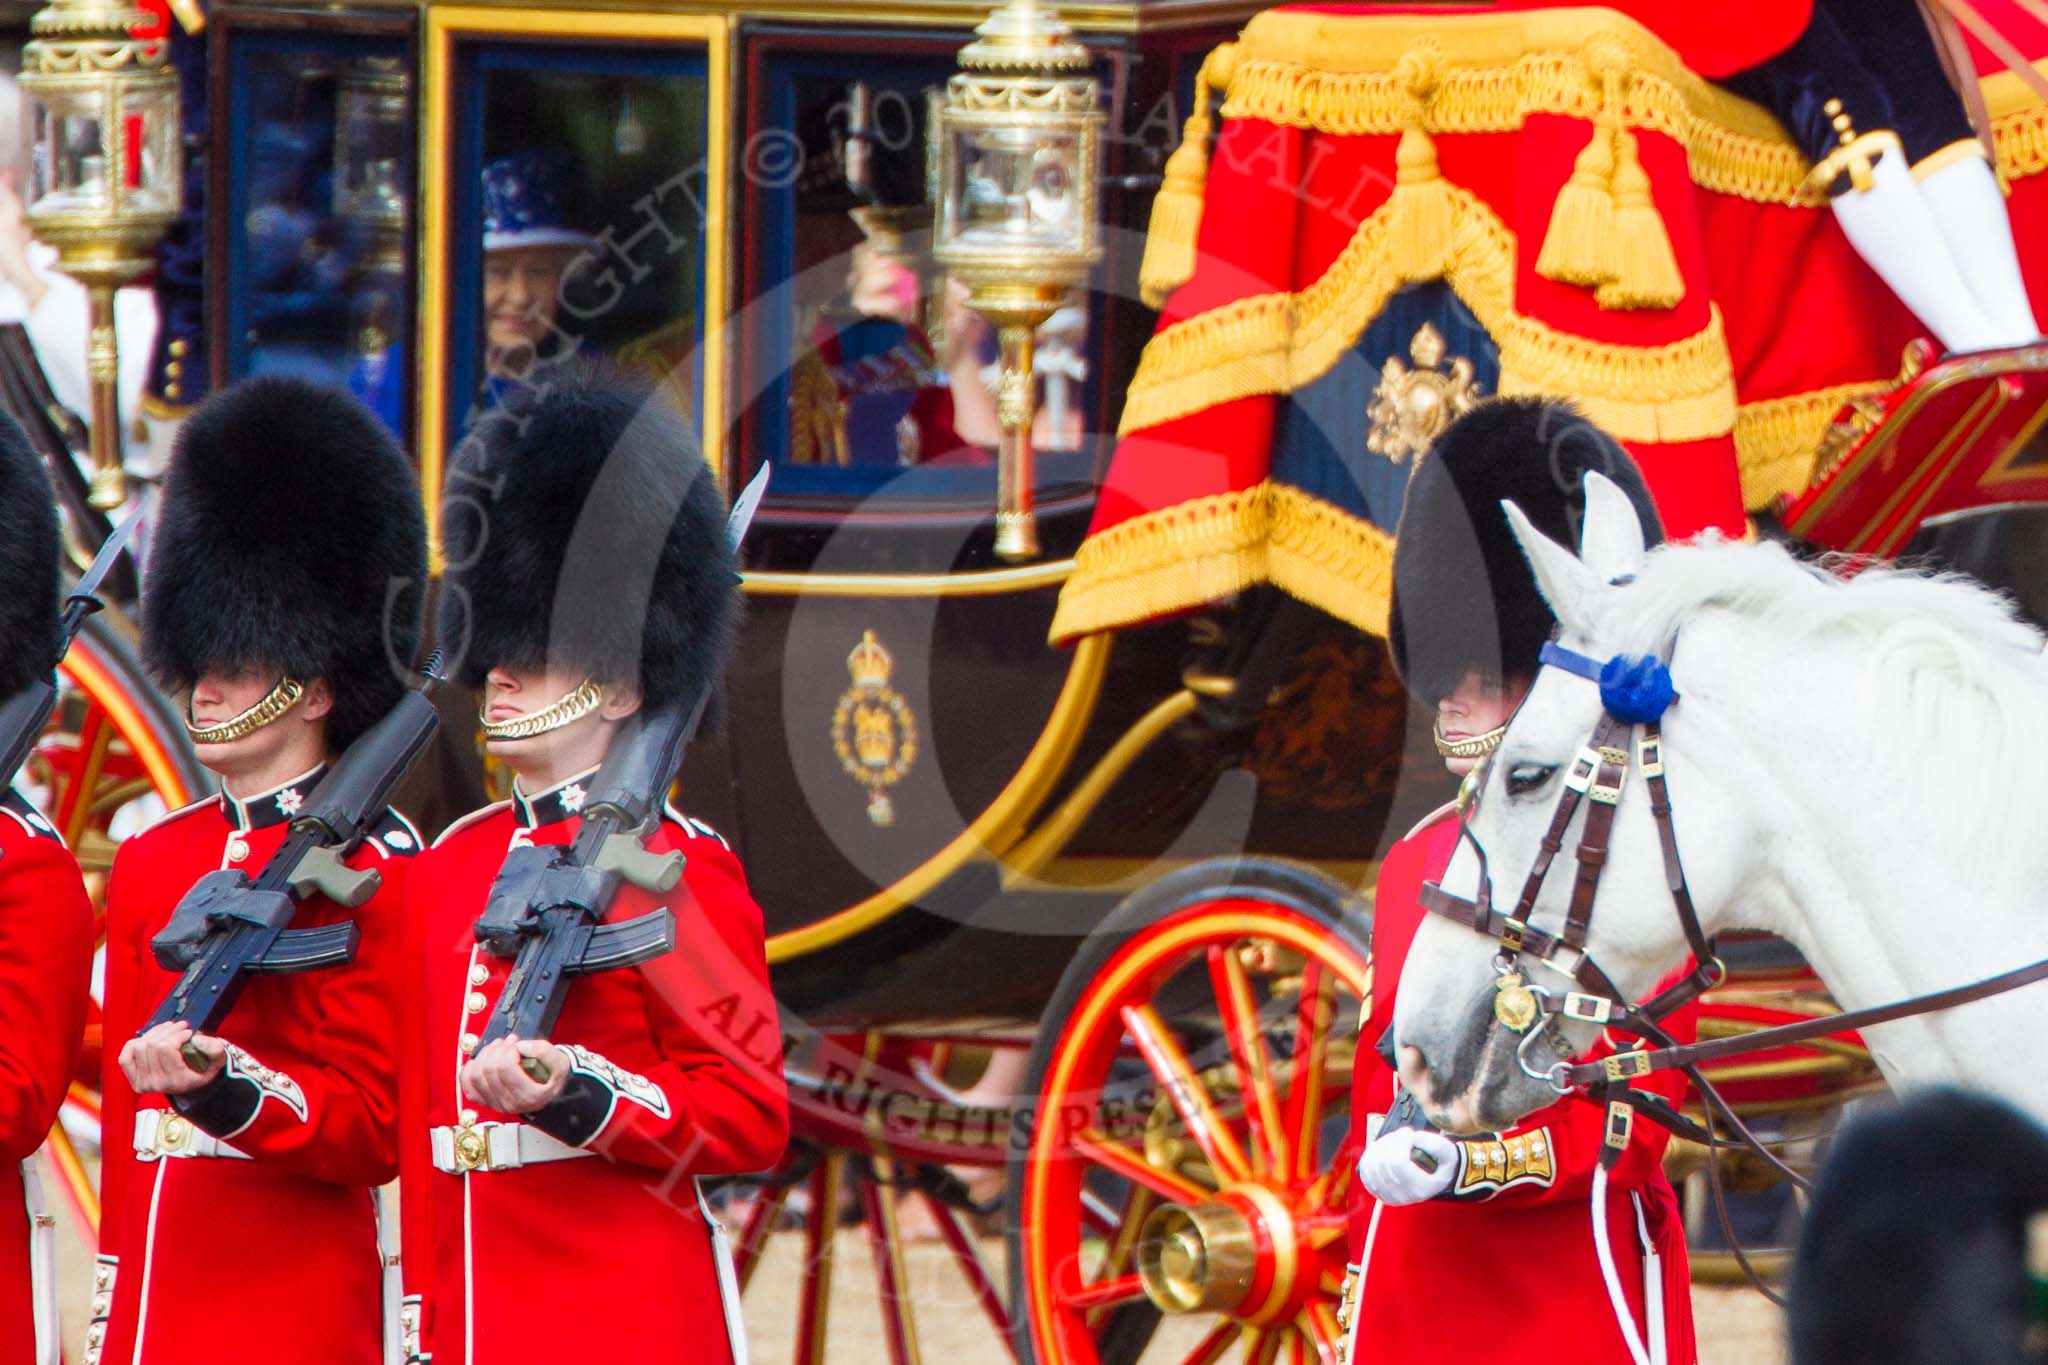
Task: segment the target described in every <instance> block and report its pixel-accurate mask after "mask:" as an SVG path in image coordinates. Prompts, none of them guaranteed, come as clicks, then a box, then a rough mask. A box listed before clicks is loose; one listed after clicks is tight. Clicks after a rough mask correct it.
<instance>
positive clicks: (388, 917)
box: [100, 770, 419, 1365]
mask: <svg viewBox="0 0 2048 1365" xmlns="http://www.w3.org/2000/svg"><path fill="white" fill-rule="evenodd" d="M323 771H324V770H315V771H314V772H312V773H309V774H307V775H306V776H304V777H302V778H299V779H297V780H296V781H294V782H291V783H289V784H287V785H285V786H283V787H279V788H277V789H275V790H273V791H271V792H267V793H265V794H263V795H262V796H258V797H252V798H250V799H248V800H233V799H229V798H225V797H220V796H215V797H210V798H208V799H207V800H204V801H201V802H198V803H197V804H195V805H191V806H187V807H185V808H184V809H183V810H180V811H177V812H175V813H173V814H171V815H169V816H166V817H165V818H164V819H162V820H160V821H158V822H157V823H156V824H155V825H152V826H150V827H149V828H148V829H145V830H144V831H143V832H142V833H140V834H137V835H136V836H134V837H133V838H131V839H129V840H128V841H127V842H126V843H124V844H123V845H122V846H121V851H120V853H119V854H118V855H117V856H116V857H115V860H114V873H113V880H112V882H111V883H110V885H109V887H108V893H107V978H106V1040H107V1041H106V1049H105V1054H106V1056H105V1065H104V1072H105V1090H106V1094H105V1108H104V1111H103V1117H102V1131H103V1132H104V1133H105V1134H106V1150H105V1156H104V1165H103V1168H102V1175H101V1188H102V1195H101V1202H102V1205H103V1213H102V1222H101V1225H100V1248H101V1252H102V1259H103V1261H104V1260H105V1258H107V1257H113V1258H116V1260H117V1263H118V1273H117V1274H116V1277H115V1281H114V1293H113V1303H112V1310H113V1314H112V1320H111V1321H110V1322H108V1323H107V1324H106V1326H105V1333H106V1342H105V1347H104V1353H103V1355H102V1356H101V1357H100V1359H102V1360H103V1361H104V1362H105V1365H116V1363H117V1362H118V1365H157V1363H159V1362H161V1365H187V1362H191V1361H197V1360H262V1361H263V1362H264V1363H265V1365H288V1363H289V1365H297V1363H299V1362H303V1365H378V1362H381V1361H382V1359H383V1315H384V1305H383V1276H382V1261H381V1257H380V1254H379V1251H378V1246H377V1227H376V1210H375V1188H376V1187H377V1186H379V1185H382V1184H384V1183H385V1182H387V1181H389V1180H390V1179H391V1178H392V1176H393V1175H394V1174H396V1170H397V1150H396V1145H397V1137H396V1135H397V1123H396V1121H397V1111H398V1083H397V1077H396V1074H395V1068H394V1066H393V1064H392V1058H393V1057H394V1056H395V1055H396V1052H397V1043H398V1020H397V1015H398V1001H397V982H398V980H399V976H398V966H399V964H398V958H397V954H398V951H399V948H400V946H401V943H402V938H403V936H402V934H401V932H400V924H399V919H398V917H399V915H400V914H401V913H402V909H403V906H404V903H405V902H404V894H405V882H406V875H407V871H408V869H409V868H410V866H411V863H412V856H411V855H412V854H413V853H415V852H416V851H417V850H418V847H419V840H418V835H417V834H416V833H415V831H414V830H413V828H412V826H411V825H409V824H407V823H406V822H405V821H404V819H403V818H402V817H400V816H398V815H396V814H395V813H392V812H386V815H385V818H384V819H382V820H381V821H379V822H378V824H377V826H376V827H375V828H374V829H373V830H372V832H371V835H370V836H369V837H368V838H366V839H365V840H364V841H363V844H362V846H361V847H360V848H358V849H357V850H356V852H355V853H354V854H353V855H351V857H350V858H349V860H348V862H349V865H350V866H351V867H358V868H361V867H374V868H376V869H377V870H378V871H379V872H381V873H382V874H383V878H384V882H383V885H382V886H381V887H380V888H379V889H378V891H377V892H376V894H374V895H373V896H371V898H370V899H369V901H368V902H366V903H365V904H364V905H363V906H361V907H360V908H358V909H355V910H347V909H344V908H343V907H341V906H338V905H336V904H334V903H333V902H332V901H329V900H326V899H324V898H321V897H315V898H312V899H310V900H308V901H307V902H305V903H304V904H303V905H301V906H300V907H299V912H298V915H297V917H296V918H295V919H294V920H293V921H292V923H293V926H294V927H298V928H310V927H314V926H318V925H323V924H332V923H335V922H337V921H341V920H345V919H348V918H351V917H353V918H354V920H355V921H356V924H357V925H358V927H359V930H360V935H361V936H360V939H359V942H358V946H357V949H356V956H355V960H354V961H353V962H351V963H349V964H348V965H347V966H345V967H338V968H331V969H328V970H324V971H318V972H309V973H305V974H302V975H290V976H256V977H252V978H251V979H250V980H249V982H248V984H247V986H246V987H245V988H244V990H243V991H242V994H241V998H240V999H238V1000H237V1001H236V1002H235V1006H234V1008H233V1009H232V1010H230V1011H229V1013H228V1016H227V1018H226V1019H225V1020H224V1021H223V1022H222V1023H221V1025H220V1027H219V1029H218V1034H219V1036H220V1037H221V1039H222V1040H223V1041H225V1042H227V1043H228V1044H230V1045H231V1050H230V1053H229V1063H228V1069H227V1071H226V1072H224V1073H223V1079H222V1081H221V1082H220V1083H218V1084H217V1085H216V1086H214V1087H210V1088H209V1089H207V1090H205V1091H202V1092H197V1093H196V1094H195V1095H192V1096H183V1097H180V1098H181V1101H183V1103H181V1104H180V1105H179V1106H178V1108H177V1109H175V1110H174V1109H172V1108H171V1107H169V1106H167V1105H166V1103H165V1097H164V1096H162V1095H145V1096H141V1097H138V1096H136V1095H135V1093H134V1092H133V1091H131V1090H130V1089H129V1088H128V1082H127V1078H126V1077H125V1076H123V1074H122V1072H121V1067H120V1064H119V1062H118V1061H117V1058H118V1057H119V1055H120V1051H121V1046H122V1044H124V1043H125V1042H126V1041H127V1040H128V1039H129V1038H130V1037H132V1036H134V1034H135V1033H136V1032H137V1030H138V1029H140V1028H141V1026H142V1025H143V1024H144V1023H145V1022H147V1020H148V1019H149V1017H150V1015H152V1014H153V1013H155V1012H156V1008H157V1006H158V1005H159V1004H160V1003H161V1002H162V1001H163V999H164V997H165V995H167V994H168V993H169V992H170V990H171V987H172V986H173V985H174V984H175V983H176V981H177V978H176V976H175V975H173V974H172V973H171V972H168V971H166V970H164V969H163V968H162V967H160V966H158V965H157V962H156V958H155V957H154V956H153V955H152V953H151V951H150V939H151V938H152V937H154V936H155V935H156V934H157V933H158V931H160V930H161V929H162V928H163V927H164V926H165V925H166V924H167V923H169V921H170V916H171V911H172V910H173V909H174V908H175V907H176V905H177V902H178V900H179V898H180V897H182V896H183V895H184V894H185V892H186V890H187V889H189V888H190V887H191V885H192V883H193V882H195V881H197V880H198V879H199V878H200V877H202V876H204V875H205V874H206V873H209V872H212V871H214V870H216V869H218V868H223V867H238V868H243V869H246V870H247V871H248V872H249V873H250V875H251V876H254V875H255V874H256V873H257V872H259V871H260V870H261V868H262V866H263V863H264V860H265V859H267V858H268V857H269V856H270V855H271V854H272V853H274V852H275V851H276V850H277V849H278V847H279V846H280V845H282V844H283V842H284V839H285V835H286V833H287V831H288V827H289V824H290V818H291V815H292V813H293V812H295V811H296V810H297V809H298V808H299V805H300V803H301V802H302V801H303V800H304V799H305V797H306V795H307V794H308V793H310V792H311V791H312V789H313V786H314V784H315V783H316V782H318V780H319V778H320V777H321V776H322V772H323ZM138 1098H139V1101H140V1102H139V1105H138ZM138 1108H139V1110H140V1112H141V1115H143V1116H145V1118H146V1122H147V1123H148V1124H151V1125H154V1126H155V1127H156V1129H157V1131H158V1132H159V1134H161V1135H162V1136H163V1138H164V1140H165V1144H166V1145H168V1146H171V1147H174V1148H175V1147H177V1146H179V1145H180V1143H179V1139H180V1138H183V1137H184V1136H185V1135H187V1134H189V1133H190V1132H191V1131H192V1130H193V1129H195V1128H196V1129H197V1130H198V1131H199V1132H201V1133H205V1134H209V1135H210V1136H211V1137H213V1138H215V1139H218V1140H220V1141H224V1142H226V1143H228V1144H229V1145H230V1146H231V1147H232V1148H233V1149H234V1150H235V1151H239V1152H241V1153H243V1154H245V1155H246V1156H247V1157H248V1158H249V1159H248V1160H240V1159H236V1158H235V1157H232V1156H227V1155H213V1156H172V1155H164V1156H152V1157H144V1156H142V1155H139V1154H138V1153H137V1152H136V1150H135V1145H134V1144H133V1143H132V1142H131V1139H132V1138H134V1137H135V1136H136V1135H137V1133H138V1124H137V1118H138ZM180 1110H182V1112H179V1111H180Z"/></svg>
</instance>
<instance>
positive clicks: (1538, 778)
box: [1508, 763, 1557, 796]
mask: <svg viewBox="0 0 2048 1365" xmlns="http://www.w3.org/2000/svg"><path fill="white" fill-rule="evenodd" d="M1556 772H1557V765H1556V764H1554V763H1517V764H1516V765H1515V766H1514V767H1512V768H1510V769H1508V795H1509V796H1527V795H1528V794H1529V793H1530V792H1533V791H1535V790H1537V789H1538V788H1540V787H1541V786H1542V785H1543V784H1544V783H1546V782H1548V781H1549V780H1550V779H1551V778H1552V777H1553V776H1554V775H1555V774H1556Z"/></svg>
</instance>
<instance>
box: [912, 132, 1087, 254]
mask: <svg viewBox="0 0 2048 1365" xmlns="http://www.w3.org/2000/svg"><path fill="white" fill-rule="evenodd" d="M952 135H953V137H954V138H955V145H954V155H953V157H952V158H951V166H950V170H951V174H952V176H953V183H952V184H950V185H948V186H947V196H946V197H947V205H946V207H947V210H948V213H947V217H948V219H949V221H948V224H947V226H948V228H949V229H950V231H949V233H948V235H949V237H950V238H951V239H952V240H953V241H954V242H957V243H958V244H959V245H960V246H961V247H963V248H966V249H970V250H985V251H1005V252H1008V251H1041V252H1043V251H1056V252H1076V251H1083V250H1085V249H1086V247H1087V245H1088V240H1087V229H1088V225H1087V223H1086V222H1085V219H1084V214H1083V212H1082V194H1081V179H1080V165H1081V138H1080V134H1079V133H1078V132H1077V131H1075V130H1072V129H1053V128H1048V127H1046V126H1044V125H1042V124H1040V125H1032V124H1026V125H1021V126H1014V127H1002V126H991V125H987V124H974V125H967V126H959V127H955V128H954V129H953V130H952Z"/></svg>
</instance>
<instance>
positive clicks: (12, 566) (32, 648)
mask: <svg viewBox="0 0 2048 1365" xmlns="http://www.w3.org/2000/svg"><path fill="white" fill-rule="evenodd" d="M0 528H5V529H4V530H0V585H4V586H0V700H4V699H6V698H8V697H11V696H13V695H14V694H15V693H16V692H19V691H20V690H21V689H22V688H24V687H26V686H28V685H29V684H30V683H31V682H34V681H35V680H36V679H37V678H46V677H48V676H49V673H50V670H51V669H53V668H55V667H56V666H57V654H58V649H59V641H58V639H57V613H58V609H59V603H60V600H61V594H62V589H61V586H60V582H61V580H60V576H59V575H60V566H59V556H60V554H61V550H60V548H59V546H58V541H57V502H56V496H55V494H53V493H52V492H51V491H50V475H49V471H48V470H46V469H44V468H43V461H42V458H41V457H40V456H39V455H37V454H36V452H35V447H33V446H31V445H30V444H29V443H28V437H27V435H26V434H24V433H23V431H22V429H21V427H20V426H19V425H18V424H17V423H16V422H15V420H14V419H13V418H12V417H9V416H7V415H6V414H4V413H0Z"/></svg>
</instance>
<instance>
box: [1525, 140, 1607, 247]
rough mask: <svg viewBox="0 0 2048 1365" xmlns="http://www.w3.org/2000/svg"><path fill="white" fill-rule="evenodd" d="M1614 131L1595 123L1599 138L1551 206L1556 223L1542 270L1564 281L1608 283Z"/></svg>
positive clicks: (1582, 154)
mask: <svg viewBox="0 0 2048 1365" xmlns="http://www.w3.org/2000/svg"><path fill="white" fill-rule="evenodd" d="M1613 174H1614V135H1613V133H1612V132H1611V131H1609V129H1608V128H1607V126H1606V125H1605V123H1596V124H1594V125H1593V140H1592V141H1591V142H1588V143H1587V144H1586V146H1585V150H1583V151H1581V152H1580V153H1579V159H1578V160H1577V161H1576V162H1574V163H1573V164H1572V178H1571V179H1570V180H1568V181H1566V182H1565V186H1564V188H1563V189H1561V190H1559V191H1558V192H1557V202H1556V203H1555V204H1553V205H1551V207H1550V227H1549V229H1548V230H1547V231H1545V232H1544V234H1543V251H1542V253H1541V254H1540V255H1538V256H1537V257H1536V273H1537V274H1539V275H1541V276H1542V277H1543V278H1544V279H1546V280H1556V281H1558V282H1559V283H1560V284H1586V285H1596V284H1603V283H1605V282H1606V280H1607V278H1608V275H1609V272H1610V267H1609V265H1608V262H1607V250H1608V245H1609V239H1610V238H1611V236H1612V234H1613V232H1614V194H1613V190H1612V189H1611V188H1610V182H1611V181H1612V179H1613Z"/></svg>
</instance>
